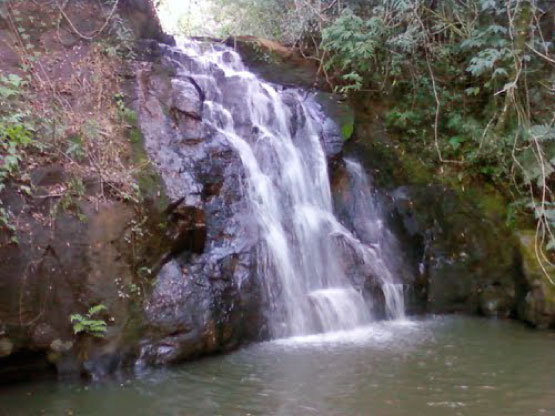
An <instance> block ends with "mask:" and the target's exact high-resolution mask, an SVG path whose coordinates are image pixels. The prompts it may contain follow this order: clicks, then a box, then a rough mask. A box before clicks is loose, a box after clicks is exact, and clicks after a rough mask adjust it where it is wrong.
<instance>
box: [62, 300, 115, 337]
mask: <svg viewBox="0 0 555 416" xmlns="http://www.w3.org/2000/svg"><path fill="white" fill-rule="evenodd" d="M106 310H107V308H106V306H105V305H103V304H98V305H95V306H92V307H90V308H89V310H88V312H87V313H86V314H85V315H81V314H78V313H76V314H72V315H70V317H69V320H70V322H71V323H72V324H73V333H74V334H80V333H85V334H89V335H92V336H93V337H98V338H103V337H104V335H105V334H106V331H107V324H106V321H105V320H104V319H95V316H97V315H99V314H100V313H101V312H103V311H106Z"/></svg>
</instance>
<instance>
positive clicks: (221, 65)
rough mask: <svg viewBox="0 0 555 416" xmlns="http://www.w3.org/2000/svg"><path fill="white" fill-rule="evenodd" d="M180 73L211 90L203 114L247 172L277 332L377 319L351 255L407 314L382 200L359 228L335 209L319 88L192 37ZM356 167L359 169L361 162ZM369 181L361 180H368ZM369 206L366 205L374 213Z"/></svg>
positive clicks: (392, 309) (392, 305) (391, 306)
mask: <svg viewBox="0 0 555 416" xmlns="http://www.w3.org/2000/svg"><path fill="white" fill-rule="evenodd" d="M180 48H181V52H182V53H183V54H184V55H185V56H186V57H188V60H183V59H182V60H181V67H180V71H181V72H182V76H184V77H192V78H194V80H195V83H196V84H197V85H198V86H199V88H201V89H202V91H203V94H204V95H205V97H204V103H203V109H202V119H203V121H204V122H205V123H207V124H208V125H210V126H211V128H213V129H214V131H216V132H217V133H218V134H221V135H223V136H225V138H226V139H227V140H228V141H229V143H231V144H232V146H233V147H234V148H235V149H236V151H237V152H238V154H239V156H240V158H241V161H242V164H243V167H244V169H245V177H244V182H245V183H244V185H245V189H244V192H245V199H246V200H247V201H248V204H249V206H250V207H249V212H250V218H248V220H247V221H248V222H249V223H250V224H251V225H252V224H255V225H256V227H255V228H256V229H257V230H258V236H256V239H257V241H259V247H258V250H257V253H258V254H257V255H258V258H257V265H258V275H259V278H260V279H261V280H262V283H263V288H264V296H265V304H266V305H268V317H269V319H268V321H269V325H270V330H271V332H272V335H273V336H274V337H287V336H298V335H306V334H314V333H320V332H330V331H339V330H348V329H353V328H356V327H359V326H363V325H365V324H366V323H368V322H370V321H372V319H373V317H372V314H371V312H370V311H371V307H370V306H371V305H370V304H371V302H372V299H371V298H369V296H368V294H367V293H365V292H364V287H363V285H360V284H357V283H356V276H354V275H356V274H357V273H355V272H353V271H352V270H348V269H349V268H348V267H347V266H346V264H347V263H348V262H347V261H346V259H345V258H343V254H342V253H343V252H345V251H346V250H349V252H350V253H352V254H351V255H352V256H353V258H356V259H358V260H357V261H356V263H357V264H358V265H359V266H357V267H359V269H358V270H362V271H361V272H360V273H369V274H371V275H372V276H374V277H375V278H376V279H378V280H379V282H380V285H381V287H382V291H383V295H384V298H385V304H386V305H385V306H386V309H387V316H388V317H389V318H401V317H403V316H404V310H403V309H404V306H403V300H402V299H403V297H402V285H400V284H398V282H396V281H395V279H394V277H393V276H392V273H391V272H390V270H389V268H388V265H387V263H386V262H385V261H384V260H383V258H382V254H383V253H381V251H380V247H379V246H380V241H379V236H380V235H383V223H382V222H381V221H380V219H379V216H378V213H377V211H376V212H374V207H367V208H368V213H367V214H368V215H369V216H368V217H366V218H362V219H360V221H361V223H364V224H363V226H362V228H363V229H364V232H363V233H361V235H360V236H359V235H355V234H353V233H352V232H351V231H349V229H347V228H346V227H345V226H343V225H342V224H341V223H340V222H339V221H338V219H337V218H336V217H335V216H334V213H333V204H332V196H331V189H330V183H329V176H328V167H327V161H326V155H325V152H324V149H323V146H322V143H321V141H322V140H321V138H322V135H323V132H322V125H323V124H324V123H323V121H324V120H325V115H324V114H323V113H322V111H321V109H320V106H319V105H318V104H317V102H316V101H315V99H314V97H312V96H311V94H308V93H306V92H304V91H300V90H295V89H284V88H281V87H279V86H275V85H271V84H269V83H266V82H264V81H262V80H260V79H258V78H257V77H256V76H255V75H253V74H252V73H250V72H249V71H248V70H247V69H246V68H245V66H244V65H243V63H242V62H241V59H240V57H239V55H238V54H237V53H235V52H234V51H233V50H232V49H229V48H227V47H224V46H220V45H209V44H205V43H198V42H193V41H185V42H184V43H183V44H182V45H181V46H180ZM347 166H348V168H349V170H350V171H351V172H353V177H355V176H356V175H359V176H357V179H356V180H358V181H359V182H360V183H358V184H357V183H356V181H355V186H356V187H357V190H356V192H359V193H361V195H360V199H361V200H362V199H364V198H366V197H370V195H366V194H365V193H369V192H370V191H369V186H368V183H367V182H364V180H363V178H362V177H363V172H362V171H360V172H359V173H356V172H355V171H356V169H360V167H356V166H357V165H356V164H355V163H354V162H349V161H348V162H347ZM355 167H356V169H355ZM361 181H362V182H361ZM365 210H366V209H365V208H364V207H362V208H361V211H365Z"/></svg>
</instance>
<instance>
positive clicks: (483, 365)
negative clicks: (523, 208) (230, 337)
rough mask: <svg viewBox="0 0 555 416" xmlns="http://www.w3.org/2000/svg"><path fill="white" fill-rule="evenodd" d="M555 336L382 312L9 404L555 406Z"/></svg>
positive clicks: (84, 407) (133, 409)
mask: <svg viewBox="0 0 555 416" xmlns="http://www.w3.org/2000/svg"><path fill="white" fill-rule="evenodd" d="M554 346H555V333H553V332H538V331H533V330H531V329H528V328H526V327H524V326H522V325H520V324H517V323H513V322H505V321H488V320H485V319H476V318H458V317H438V318H429V319H426V320H424V321H412V322H381V323H376V324H372V325H370V326H368V327H366V328H362V329H358V330H355V331H349V332H344V333H335V334H325V335H322V336H306V337H296V338H290V339H285V340H278V341H273V342H267V343H262V344H257V345H253V346H251V347H248V348H244V349H242V350H239V351H237V352H235V353H232V354H229V355H224V356H219V357H212V358H208V359H203V360H199V361H196V362H191V363H186V364H183V365H181V366H178V367H175V368H170V369H156V370H150V371H147V372H144V373H143V374H140V375H139V376H137V377H136V378H133V379H129V380H128V379H121V380H117V381H113V380H112V381H108V382H104V383H96V384H88V385H87V384H82V383H74V384H71V383H69V384H68V383H56V382H45V383H37V384H24V385H18V386H14V387H8V388H7V387H2V388H0V415H2V416H4V415H35V414H36V415H40V414H47V415H64V414H73V415H133V416H139V415H372V416H386V415H387V416H395V415H407V416H408V415H411V416H414V415H427V416H434V415H471V416H481V415H484V416H485V415H487V416H496V415H519V416H524V415H526V416H528V415H554V414H555V354H554Z"/></svg>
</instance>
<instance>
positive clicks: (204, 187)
mask: <svg viewBox="0 0 555 416" xmlns="http://www.w3.org/2000/svg"><path fill="white" fill-rule="evenodd" d="M160 52H161V53H162V55H161V56H160V58H161V64H159V65H152V64H148V65H146V66H143V67H142V68H141V69H140V70H139V72H138V80H139V82H138V87H137V97H136V102H135V106H136V108H137V109H138V113H139V120H140V125H141V130H142V132H143V135H144V141H145V147H146V150H147V152H148V153H149V155H150V157H151V159H152V160H153V162H154V164H155V165H156V168H157V170H158V171H159V172H160V174H161V175H162V177H163V179H164V182H165V185H166V189H167V195H168V197H169V198H170V200H171V201H173V202H172V203H171V204H170V206H171V207H172V208H171V209H172V212H174V215H175V213H179V212H190V213H191V212H192V213H195V216H196V224H195V227H196V229H197V231H196V233H195V234H191V227H190V226H187V227H185V233H184V234H182V235H181V236H178V237H177V238H176V241H180V242H181V245H180V246H177V247H176V248H175V249H174V250H173V252H172V257H171V259H170V260H169V261H168V262H167V263H166V264H165V265H164V266H163V268H162V269H161V270H160V272H159V274H158V276H157V278H156V281H155V284H154V290H153V292H152V294H151V295H150V297H149V298H148V299H147V301H146V306H145V313H146V336H145V339H144V340H143V341H142V342H141V355H140V363H142V364H167V363H171V362H176V361H179V360H183V359H184V358H190V357H194V356H196V355H200V354H206V353H210V352H215V351H219V350H225V349H230V348H233V347H235V346H237V345H238V344H239V343H240V342H244V341H246V340H248V339H252V338H257V337H259V336H260V327H261V325H260V317H259V316H258V310H259V308H258V302H259V295H258V287H257V284H258V283H257V278H256V275H255V273H254V272H255V262H254V260H255V249H256V245H255V243H256V240H254V239H253V238H251V237H250V236H249V235H248V231H245V230H244V228H243V227H242V226H241V224H242V222H243V221H242V219H241V216H244V215H245V210H244V208H245V207H244V204H245V201H244V199H243V174H244V172H243V169H242V164H241V161H240V159H239V157H238V155H237V154H236V152H235V151H234V149H233V148H232V147H231V146H230V144H229V143H228V142H227V140H225V138H223V137H222V136H221V135H219V134H218V133H217V132H216V131H213V130H212V129H210V128H209V126H208V125H206V124H204V123H203V122H202V119H201V114H202V107H203V100H204V98H203V95H202V91H201V90H200V89H199V87H198V85H196V84H195V81H194V80H192V79H190V78H188V77H179V76H178V75H177V74H175V73H174V71H175V68H176V67H178V63H176V62H175V61H174V58H172V57H171V56H170V55H169V54H170V50H169V49H168V50H166V51H165V52H163V51H160ZM174 53H175V52H174ZM177 58H178V59H182V60H185V59H186V57H185V56H178V57H177Z"/></svg>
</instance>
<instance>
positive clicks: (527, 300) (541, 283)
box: [518, 231, 555, 329]
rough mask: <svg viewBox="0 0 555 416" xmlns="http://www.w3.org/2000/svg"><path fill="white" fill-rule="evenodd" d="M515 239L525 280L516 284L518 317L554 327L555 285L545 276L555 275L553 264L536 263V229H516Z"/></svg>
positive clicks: (545, 326) (536, 324)
mask: <svg viewBox="0 0 555 416" xmlns="http://www.w3.org/2000/svg"><path fill="white" fill-rule="evenodd" d="M518 240H519V248H520V254H521V258H522V273H523V275H524V277H525V279H526V280H525V282H523V284H521V285H520V287H519V297H520V299H519V304H518V316H519V318H520V319H522V320H523V321H525V322H528V323H529V324H531V325H533V326H535V327H538V328H542V329H545V328H552V327H555V286H554V285H553V284H552V283H551V282H550V281H549V279H548V277H547V275H549V276H555V267H553V266H551V265H549V264H544V265H543V268H542V266H541V265H540V264H539V262H538V259H537V257H536V250H535V244H536V233H535V231H521V232H519V233H518ZM546 274H547V275H546Z"/></svg>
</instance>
